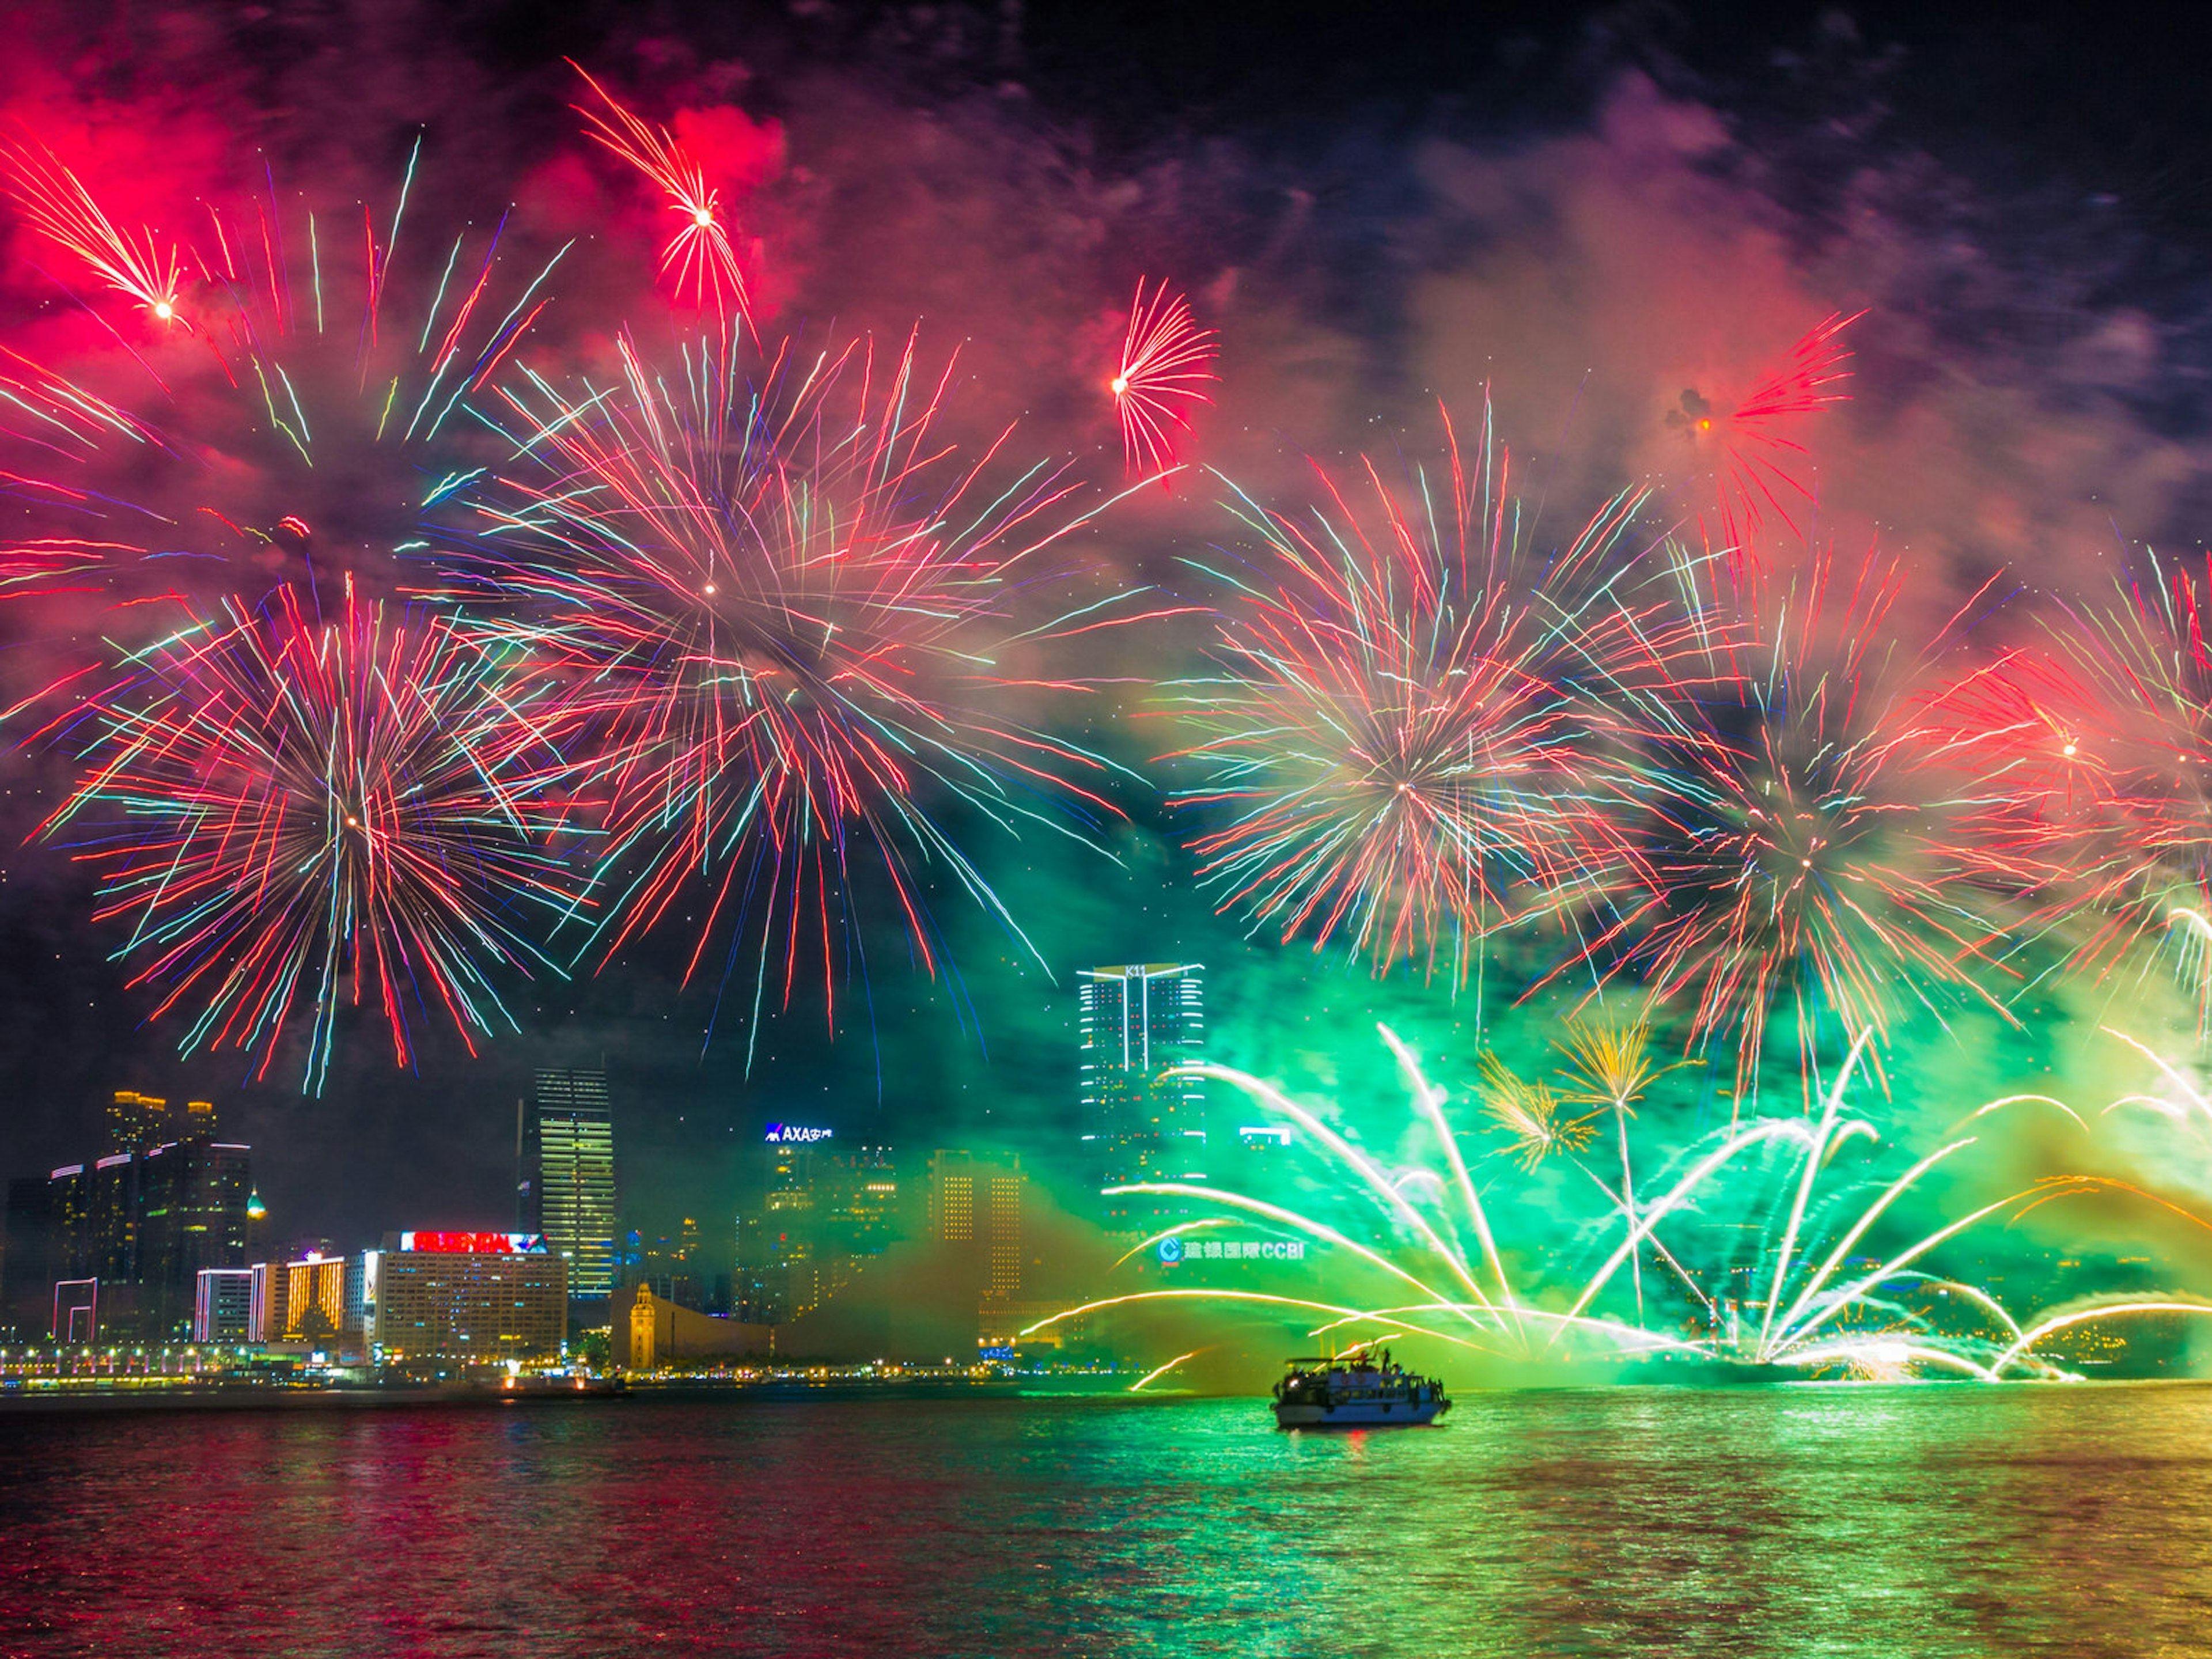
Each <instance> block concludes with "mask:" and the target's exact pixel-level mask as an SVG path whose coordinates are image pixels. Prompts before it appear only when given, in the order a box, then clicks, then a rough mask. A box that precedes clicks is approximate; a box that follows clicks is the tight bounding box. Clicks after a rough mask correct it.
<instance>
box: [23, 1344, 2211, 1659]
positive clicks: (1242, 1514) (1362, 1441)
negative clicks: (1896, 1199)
mask: <svg viewBox="0 0 2212 1659" xmlns="http://www.w3.org/2000/svg"><path fill="white" fill-rule="evenodd" d="M2208 1475H2212V1389H2199V1388H2194V1387H2186V1386H2159V1385H2150V1386H2142V1387H2126V1388H2118V1387H2116V1388H2078V1389H2014V1390H2003V1391H1997V1390H1987V1389H1972V1388H1920V1389H1842V1388H1790V1389H1741V1390H1713V1391H1706V1392H1695V1391H1688V1390H1684V1391H1672V1390H1668V1391H1662V1390H1642V1391H1637V1390H1589V1391H1556V1392H1523V1393H1513V1394H1498V1395H1469V1396H1468V1397H1466V1398H1465V1399H1463V1400H1462V1402H1461V1404H1460V1406H1459V1407H1458V1408H1457V1409H1456V1410H1455V1411H1454V1413H1452V1415H1451V1417H1450V1418H1449V1419H1448V1424H1447V1426H1445V1427H1444V1428H1443V1429H1440V1430H1435V1431H1404V1432H1396V1433H1392V1432H1377V1433H1372V1434H1366V1435H1326V1434H1312V1433H1306V1434H1292V1435H1285V1434H1279V1433H1277V1432H1276V1431H1273V1429H1272V1428H1271V1427H1269V1426H1268V1425H1267V1416H1266V1413H1265V1411H1264V1409H1263V1407H1262V1406H1261V1403H1260V1402H1257V1401H1199V1402H1186V1401H1129V1400H1127V1399H1117V1400H1112V1401H1018V1402H1017V1401H973V1402H960V1401H950V1402H948V1401H926V1402H895V1401H860V1402H854V1401H837V1402H828V1401H825V1402H820V1403H811V1402H804V1401H801V1402H787V1401H729V1402H713V1403H680V1402H674V1401H626V1402H609V1403H601V1404H581V1405H575V1406H566V1407H557V1408H556V1407H518V1408H510V1409H506V1410H483V1411H471V1410H451V1411H442V1412H440V1411H421V1410H371V1411H360V1412H354V1413H334V1412H330V1413H235V1414H234V1413H167V1414H155V1413H147V1414H137V1415H113V1416H107V1415H84V1416H37V1417H32V1416H19V1415H9V1416H0V1652H5V1653H8V1654H11V1655H12V1654H17V1653H22V1654H48V1653H54V1654H60V1653H94V1652H99V1653H137V1652H153V1651H160V1652H173V1653H179V1654H191V1653H220V1652H228V1651H237V1650H243V1649H244V1648H245V1647H246V1646H249V1645H250V1646H251V1647H252V1649H253V1650H255V1651H257V1652H258V1653H262V1654H342V1655H352V1654H362V1655H368V1654H377V1655H383V1654H410V1655H413V1654H422V1655H455V1656H460V1655H478V1654H482V1655H494V1654H498V1655H507V1654H513V1653H517V1652H529V1653H532V1654H545V1655H570V1654H574V1655H594V1656H598V1655H609V1654H628V1653H641V1652H644V1651H647V1650H649V1649H653V1648H655V1647H665V1648H667V1649H669V1650H673V1651H680V1652H690V1651H702V1650H737V1651H744V1652H757V1653H771V1654H780V1653H789V1654H810V1655H811V1654H825V1655H826V1654H845V1653H851V1654H863V1653H868V1654H877V1653H887V1652H891V1653H908V1652H945V1653H959V1654H979V1653H994V1654H1009V1655H1012V1654H1030V1653H1036V1654H1045V1653H1053V1654H1060V1653H1082V1654H1094V1655H1106V1654H1115V1655H1118V1654H1130V1655H1135V1654H1146V1655H1153V1654H1160V1655H1179V1654H1217V1653H1218V1654H1253V1653H1279V1652H1304V1651H1312V1652H1317V1653H1328V1654H1330V1655H1359V1654H1400V1653H1404V1654H1439V1653H1472V1654H1500V1655H1506V1654H1510V1655H1525V1654H1532V1653H1551V1654H1584V1653H1588V1654H1607V1655H1623V1654H1651V1655H1662V1654H1663V1655H1670V1656H1672V1655H1686V1654H1727V1655H1731V1656H1734V1655H1745V1656H1765V1655H1774V1656H1785V1655H1786V1656H1791V1659H1796V1656H1804V1655H1812V1654H1820V1655H1866V1656H1879V1659H1893V1656H1900V1655H1912V1656H1948V1655H1960V1656H1966V1655H1973V1656H1983V1655H1996V1654H2005V1655H2010V1654H2014V1653H2019V1652H2030V1651H2035V1650H2045V1651H2051V1652H2063V1653H2068V1654H2105V1653H2110V1654H2175V1655H2179V1654H2185V1653H2186V1654H2194V1653H2202V1652H2205V1651H2207V1650H2208V1649H2212V1635H2208V1634H2207V1632H2212V1606H2208V1599H2212V1598H2208V1594H2207V1584H2206V1581H2205V1577H2204V1572H2203V1568H2204V1565H2205V1564H2206V1563H2208V1562H2212V1480H2208Z"/></svg>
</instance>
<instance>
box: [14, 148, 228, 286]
mask: <svg viewBox="0 0 2212 1659" xmlns="http://www.w3.org/2000/svg"><path fill="white" fill-rule="evenodd" d="M0 178H4V179H5V180H6V184H5V188H6V190H7V192H8V196H9V200H11V201H12V202H14V203H15V206H16V208H17V210H19V211H20V212H21V214H22V216H23V220H24V222H25V223H27V225H29V226H30V227H31V228H33V230H35V231H37V232H38V233H39V234H40V235H42V236H44V237H45V238H46V240H49V241H51V242H52V243H54V244H55V245H56V246H58V247H60V248H62V249H63V250H64V251H65V252H68V253H69V254H70V256H71V257H73V258H76V259H77V260H79V261H81V262H82V264H84V265H86V266H87V267H88V268H89V269H90V270H92V272H93V273H94V275H95V276H98V277H99V278H100V281H102V282H103V283H106V285H107V286H108V287H109V288H111V289H114V290H115V292H117V293H118V294H120V295H124V296H125V298H127V299H129V300H131V301H132V302H133V303H135V304H136V305H137V306H138V307H140V308H141V309H143V311H144V313H146V315H147V316H149V317H150V318H152V319H154V320H155V321H156V322H159V323H165V324H166V323H172V322H180V321H183V322H187V325H189V323H188V319H185V318H184V317H183V316H182V314H181V312H180V310H179V307H180V306H181V305H182V303H183V294H184V281H185V276H184V265H183V262H182V259H181V257H180V255H179V252H178V250H177V248H176V246H174V245H173V244H172V245H170V246H168V247H167V248H164V247H163V246H161V242H160V241H159V240H157V239H156V238H155V234H154V233H153V231H152V230H150V229H145V228H142V229H140V230H138V231H137V232H135V233H134V232H130V231H125V230H122V229H119V228H118V227H117V226H116V224H115V222H114V221H113V220H112V219H110V218H109V217H108V216H107V214H106V211H105V210H103V209H102V208H101V207H100V204H99V203H98V202H97V201H95V200H94V197H93V194H92V192H91V191H88V190H87V189H86V188H85V186H84V182H83V180H82V179H79V178H78V177H77V175H76V173H73V172H72V171H70V168H69V167H67V166H65V165H64V163H63V161H62V160H61V158H60V157H58V156H57V155H55V154H54V153H53V151H52V150H51V149H47V148H46V145H44V144H42V143H40V142H39V141H38V140H37V139H36V138H34V137H29V136H27V135H18V136H14V137H7V138H5V139H0Z"/></svg>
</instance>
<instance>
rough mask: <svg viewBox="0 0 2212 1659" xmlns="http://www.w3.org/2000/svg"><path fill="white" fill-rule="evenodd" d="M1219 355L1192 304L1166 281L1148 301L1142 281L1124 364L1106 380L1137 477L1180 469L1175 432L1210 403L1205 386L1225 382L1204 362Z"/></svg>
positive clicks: (1126, 455) (1125, 453)
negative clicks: (1198, 319)
mask: <svg viewBox="0 0 2212 1659" xmlns="http://www.w3.org/2000/svg"><path fill="white" fill-rule="evenodd" d="M1219 355H1220V348H1219V346H1218V344H1217V343H1216V337H1215V335H1214V331H1212V329H1210V328H1200V327H1199V326H1198V324H1197V320H1196V319H1194V318H1193V317H1192V315H1191V314H1190V301H1188V300H1186V299H1184V298H1183V296H1182V295H1180V294H1178V295H1173V296H1170V295H1169V293H1168V284H1167V279H1166V278H1165V277H1162V278H1161V279H1160V281H1159V283H1158V286H1156V287H1155V288H1154V289H1152V295H1151V297H1150V298H1149V299H1148V298H1146V294H1145V283H1144V279H1143V278H1142V277H1139V278H1138V280H1137V297H1136V298H1135V299H1134V300H1133V301H1131V302H1130V305H1129V325H1128V329H1127V331H1126V332H1125V333H1124V334H1123V336H1122V337H1121V362H1120V363H1119V365H1118V366H1116V368H1115V370H1114V373H1113V375H1112V376H1111V378H1109V380H1108V381H1107V383H1106V389H1107V390H1108V391H1109V392H1112V393H1113V395H1114V408H1115V413H1116V414H1117V415H1118V416H1120V417H1121V453H1122V456H1123V459H1124V460H1125V461H1126V463H1127V466H1128V470H1129V471H1130V473H1131V474H1132V475H1133V476H1134V475H1136V474H1139V473H1158V472H1163V471H1166V470H1167V469H1168V468H1170V467H1171V466H1172V465H1174V464H1175V451H1176V441H1175V434H1176V432H1177V431H1182V432H1185V433H1188V431H1189V430H1190V416H1191V412H1192V410H1194V409H1195V408H1197V407H1198V406H1200V405H1201V404H1204V405H1208V406H1210V405H1211V404H1212V402H1213V399H1212V398H1209V397H1207V396H1206V391H1205V388H1206V386H1209V385H1212V383H1214V382H1215V381H1218V380H1219V379H1220V378H1221V377H1220V376H1219V375H1218V374H1214V373H1213V371H1212V369H1210V368H1207V367H1206V365H1208V364H1209V363H1211V362H1212V361H1213V360H1214V358H1215V357H1217V356H1219Z"/></svg>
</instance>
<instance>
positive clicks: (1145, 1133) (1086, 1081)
mask: <svg viewBox="0 0 2212 1659" xmlns="http://www.w3.org/2000/svg"><path fill="white" fill-rule="evenodd" d="M1204 971H1205V970H1204V969H1202V968H1201V967H1200V965H1199V964H1197V963H1157V962H1155V963H1131V964H1127V965H1124V966H1121V967H1112V968H1085V969H1079V970H1078V971H1077V975H1076V996H1077V1002H1078V1012H1079V1015H1080V1031H1081V1036H1080V1048H1079V1072H1078V1089H1079V1103H1080V1108H1081V1134H1082V1142H1083V1144H1082V1152H1083V1166H1084V1173H1085V1179H1086V1180H1087V1181H1088V1182H1090V1183H1091V1186H1092V1188H1093V1190H1094V1191H1101V1192H1102V1193H1103V1188H1109V1187H1117V1186H1123V1185H1127V1184H1128V1183H1130V1182H1146V1181H1175V1182H1202V1181H1204V1180H1205V1179H1206V1172H1207V1159H1206V1090H1205V1086H1204V1084H1203V1082H1202V1081H1201V1080H1200V1079H1197V1078H1194V1077H1188V1076H1179V1075H1176V1071H1177V1068H1179V1067H1182V1066H1191V1065H1194V1064H1195V1063H1197V1062H1198V1061H1200V1060H1203V1059H1204V1058H1205V1056H1206V996H1205V989H1204V985H1203V975H1204ZM1130 1212H1131V1206H1130V1204H1129V1201H1128V1200H1126V1199H1115V1198H1106V1197H1103V1196H1102V1197H1101V1198H1100V1200H1099V1214H1100V1217H1101V1218H1102V1219H1103V1220H1104V1221H1106V1222H1107V1224H1108V1225H1115V1224H1116V1223H1120V1222H1124V1221H1126V1220H1127V1218H1128V1217H1129V1215H1130Z"/></svg>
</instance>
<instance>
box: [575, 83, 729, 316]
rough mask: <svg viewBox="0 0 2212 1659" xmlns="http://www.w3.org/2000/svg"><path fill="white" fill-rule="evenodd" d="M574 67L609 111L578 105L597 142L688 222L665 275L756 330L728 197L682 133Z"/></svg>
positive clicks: (663, 261) (664, 258)
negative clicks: (643, 115) (725, 204)
mask: <svg viewBox="0 0 2212 1659" xmlns="http://www.w3.org/2000/svg"><path fill="white" fill-rule="evenodd" d="M569 67H570V68H571V69H574V70H575V71H576V73H577V74H579V75H581V76H583V77H584V84H585V85H586V86H588V87H589V88H591V89H592V91H593V92H595V93H597V94H599V100H600V101H601V102H602V103H604V104H605V106H606V110H605V113H602V112H599V111H598V110H593V109H586V107H584V106H582V105H581V104H576V105H573V106H571V107H572V108H574V110H575V112H576V113H577V114H579V115H580V116H582V117H583V118H584V121H585V125H586V127H587V128H588V129H589V131H590V132H591V135H592V137H593V138H595V139H597V140H598V141H599V143H601V144H602V145H604V146H605V148H606V149H608V150H609V151H610V152H611V153H612V154H613V155H617V156H619V157H620V158H621V159H622V160H623V161H627V162H628V163H629V165H630V166H631V167H635V168H636V169H637V170H638V171H639V172H640V173H643V174H644V175H645V176H646V178H647V179H649V180H651V181H652V183H653V186H654V188H655V189H657V190H659V191H660V192H661V193H662V194H663V195H664V196H665V197H667V198H668V210H669V211H670V212H671V213H674V214H676V215H677V216H678V217H679V218H681V220H682V221H683V222H682V223H681V224H679V225H678V227H677V228H676V230H675V233H674V234H672V235H671V236H670V237H669V239H668V244H667V246H665V247H664V248H663V249H662V250H661V254H660V269H661V273H662V274H663V275H664V276H665V275H667V274H668V273H670V272H671V271H672V272H674V273H675V278H676V293H677V296H678V298H679V299H680V298H682V297H683V296H684V295H685V294H686V293H687V292H688V293H689V294H690V295H691V296H692V297H693V299H694V301H695V302H696V303H697V304H699V305H702V306H704V305H708V304H709V303H711V304H712V305H713V306H714V309H715V311H716V312H717V313H720V314H722V315H725V316H726V315H728V314H729V313H732V312H735V313H737V316H738V321H739V322H740V323H742V324H744V325H745V326H747V327H750V326H751V325H752V313H751V310H750V302H749V301H748V298H747V294H746V289H745V276H744V269H743V268H742V267H741V266H740V265H739V264H738V252H737V248H736V247H735V246H734V245H733V244H732V242H731V240H730V227H729V225H728V224H727V223H726V222H725V220H724V216H723V212H722V198H721V192H720V191H718V190H716V189H715V188H714V186H713V185H711V184H709V183H708V180H707V170H706V169H705V168H704V167H702V166H701V165H700V164H699V162H698V161H697V159H696V157H694V156H693V155H691V153H690V151H689V150H687V149H685V148H684V145H683V144H682V143H680V142H679V141H678V138H677V137H676V135H675V134H674V133H672V132H671V131H669V130H668V129H667V128H665V127H656V126H654V125H652V124H651V123H649V122H647V121H642V120H641V119H639V118H637V117H636V116H635V115H633V114H631V113H630V112H629V111H628V110H626V109H624V108H623V106H621V105H620V104H618V103H617V102H616V101H615V99H614V95H613V94H611V93H610V92H608V90H607V89H606V88H605V87H603V86H601V85H600V84H599V82H597V81H595V80H593V79H592V76H590V74H589V73H588V72H586V70H585V69H584V67H583V65H582V64H578V63H576V62H574V60H573V59H572V60H570V63H569Z"/></svg>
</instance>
